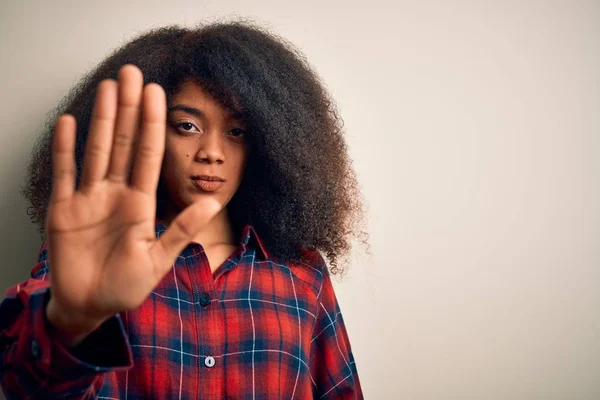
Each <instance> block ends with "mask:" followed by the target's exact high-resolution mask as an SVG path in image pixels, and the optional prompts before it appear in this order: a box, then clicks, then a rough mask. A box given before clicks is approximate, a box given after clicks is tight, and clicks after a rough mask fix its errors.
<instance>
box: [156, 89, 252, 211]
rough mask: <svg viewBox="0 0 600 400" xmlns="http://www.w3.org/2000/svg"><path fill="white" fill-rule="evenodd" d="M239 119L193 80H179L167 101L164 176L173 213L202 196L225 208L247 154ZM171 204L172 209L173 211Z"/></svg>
mask: <svg viewBox="0 0 600 400" xmlns="http://www.w3.org/2000/svg"><path fill="white" fill-rule="evenodd" d="M245 129H246V127H245V125H244V123H243V121H241V120H239V119H237V118H235V116H234V115H232V113H231V111H230V110H228V109H225V108H224V107H223V106H222V105H221V104H220V103H219V102H217V101H216V100H215V99H213V98H212V97H211V96H210V95H209V94H208V93H207V92H205V91H204V90H203V89H202V87H200V86H199V85H197V84H196V83H193V82H186V83H184V84H182V86H181V87H180V90H179V91H178V92H176V93H175V94H174V95H173V97H172V99H171V102H170V104H169V108H168V112H167V137H166V144H165V155H164V160H163V167H162V172H161V174H162V178H163V181H164V184H165V186H166V188H167V191H168V194H169V197H170V202H169V203H170V204H169V207H170V208H171V209H168V210H167V213H168V214H171V216H172V217H173V216H175V215H176V214H177V213H179V211H181V210H183V209H184V208H186V207H187V206H188V205H190V204H192V203H194V202H196V201H201V200H202V199H203V198H207V197H213V198H216V199H217V200H218V201H219V203H220V204H221V205H222V207H223V208H225V207H226V206H227V204H228V203H229V201H230V200H231V198H232V197H233V195H234V194H235V192H236V190H237V189H238V187H239V185H240V183H241V181H242V177H243V175H244V170H245V167H246V161H247V158H248V143H247V142H246V138H245V136H244V135H245ZM173 208H175V209H173Z"/></svg>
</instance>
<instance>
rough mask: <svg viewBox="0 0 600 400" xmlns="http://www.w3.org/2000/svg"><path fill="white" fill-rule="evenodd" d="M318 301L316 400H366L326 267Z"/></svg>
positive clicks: (314, 362) (313, 344)
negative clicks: (364, 399)
mask: <svg viewBox="0 0 600 400" xmlns="http://www.w3.org/2000/svg"><path fill="white" fill-rule="evenodd" d="M321 271H322V272H323V285H322V287H321V290H320V292H319V294H318V298H317V307H318V312H317V319H316V322H315V327H314V329H313V336H312V339H311V350H310V370H311V375H312V378H313V380H314V383H315V386H314V390H313V397H314V398H315V399H363V398H364V397H363V394H362V389H361V386H360V381H359V379H358V372H357V369H356V362H355V361H354V356H353V354H352V349H351V347H350V340H349V338H348V332H347V331H346V326H345V325H344V319H343V318H342V312H341V310H340V306H339V304H338V301H337V298H336V296H335V292H334V290H333V285H332V283H331V278H330V276H329V272H328V271H327V268H326V267H323V268H321Z"/></svg>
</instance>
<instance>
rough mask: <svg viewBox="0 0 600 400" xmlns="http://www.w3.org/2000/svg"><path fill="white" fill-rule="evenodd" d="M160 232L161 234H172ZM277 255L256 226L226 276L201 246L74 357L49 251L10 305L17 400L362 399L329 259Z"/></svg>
mask: <svg viewBox="0 0 600 400" xmlns="http://www.w3.org/2000/svg"><path fill="white" fill-rule="evenodd" d="M165 229H166V228H165V226H164V225H162V224H160V223H157V225H156V236H157V237H158V236H160V235H161V234H162V233H163V232H164V231H165ZM307 254H308V255H310V260H311V262H310V263H309V264H310V265H308V264H299V263H280V262H277V261H275V260H274V259H273V258H271V257H269V255H268V253H267V252H266V250H265V248H264V247H263V245H262V244H261V241H260V239H259V237H258V236H257V234H256V232H255V230H254V228H253V227H252V226H250V225H247V226H246V227H245V228H244V231H243V235H242V238H241V243H240V245H239V247H238V249H237V251H236V252H235V253H234V254H232V255H231V257H229V258H228V259H227V260H226V261H225V262H224V263H223V264H222V265H221V266H220V267H219V268H218V269H217V270H216V271H215V272H214V275H213V273H212V272H211V270H210V266H209V264H208V259H207V257H206V255H205V253H204V250H203V248H202V246H201V245H200V244H198V243H194V242H191V243H189V244H188V246H187V247H186V248H185V249H184V250H183V251H182V253H181V254H180V255H179V256H178V257H177V260H176V261H175V263H174V266H173V268H172V270H171V271H170V272H169V273H168V274H167V275H166V276H165V277H164V279H163V280H162V281H161V282H160V283H159V285H158V286H157V287H156V288H155V289H154V291H153V292H152V293H151V295H150V296H149V297H148V298H147V299H146V300H145V301H144V303H143V304H142V305H141V306H140V307H139V308H137V309H135V310H133V311H129V312H122V313H118V314H115V315H114V316H113V317H111V318H109V319H108V320H107V321H105V322H104V323H103V324H102V325H101V326H100V327H99V328H98V329H97V330H96V331H94V332H93V333H92V334H90V335H89V336H88V337H87V338H86V339H85V340H84V341H83V342H82V343H81V344H79V345H78V346H77V347H75V348H74V349H72V350H67V349H66V348H65V347H63V346H62V345H61V344H60V341H59V340H56V339H57V336H55V335H56V332H55V331H54V330H53V329H52V328H53V327H52V326H51V325H50V324H49V323H48V321H47V320H46V318H45V311H44V310H45V305H46V303H47V301H48V299H49V287H50V282H49V279H48V278H49V273H50V271H49V263H48V261H47V248H46V245H45V243H44V244H42V248H41V250H40V257H39V262H38V263H37V264H36V265H35V267H34V268H33V270H32V272H31V276H32V278H31V279H28V280H27V281H25V282H23V283H20V284H18V285H16V286H13V287H11V288H9V289H8V290H7V292H6V298H5V299H4V300H3V301H2V303H1V304H0V383H1V385H2V388H3V390H4V393H5V395H6V396H7V398H8V399H17V398H18V399H25V398H44V399H55V398H61V399H66V398H69V399H71V398H76V399H82V398H84V399H88V398H98V399H151V398H152V399H225V398H230V399H284V398H285V399H292V398H295V399H312V398H316V399H320V398H323V399H340V398H343V399H362V398H363V395H362V391H361V387H360V383H359V379H358V374H357V369H356V364H355V362H354V357H353V355H352V351H351V348H350V342H349V340H348V334H347V332H346V329H345V326H344V321H343V319H342V314H341V313H340V308H339V305H338V302H337V299H336V296H335V293H334V290H333V286H332V284H331V280H330V276H329V273H328V272H327V268H326V265H325V262H324V260H323V258H322V256H321V255H320V254H319V253H318V252H309V253H307Z"/></svg>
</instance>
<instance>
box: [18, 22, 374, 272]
mask: <svg viewBox="0 0 600 400" xmlns="http://www.w3.org/2000/svg"><path fill="white" fill-rule="evenodd" d="M128 63H130V64H134V65H136V66H138V67H139V68H140V69H141V71H142V72H143V74H144V84H147V83H149V82H156V83H158V84H160V85H161V86H162V87H163V88H164V89H165V92H166V94H167V103H168V104H170V99H171V98H172V95H173V94H174V93H176V92H177V90H178V88H179V87H180V85H181V84H182V83H183V82H184V81H187V80H192V81H194V82H196V83H198V84H199V85H200V86H202V87H203V88H204V89H205V90H206V91H207V92H208V93H210V94H211V96H213V97H214V98H215V99H216V100H218V101H220V102H221V103H222V104H223V106H224V107H226V108H229V109H231V110H234V111H236V112H237V113H239V114H240V115H241V117H242V119H243V120H244V121H245V122H246V124H247V128H248V133H249V134H248V136H247V138H248V141H249V145H250V146H249V148H250V155H249V159H248V164H247V167H246V171H245V174H244V178H243V180H242V183H241V185H240V187H239V188H238V190H237V192H236V193H235V195H234V196H233V198H232V199H231V201H230V203H229V204H228V208H229V209H228V212H229V216H230V218H231V223H232V226H233V227H234V229H235V230H236V231H239V230H240V229H241V228H242V227H243V226H244V225H245V224H247V223H251V224H253V226H254V227H255V229H256V230H257V232H259V234H260V236H261V240H262V241H263V243H264V244H265V247H266V248H267V249H268V250H269V253H270V254H271V255H272V256H274V257H277V258H280V259H283V260H303V259H304V251H305V250H304V249H306V250H320V251H322V252H323V253H324V255H325V257H326V258H327V259H328V260H329V264H330V270H331V273H333V274H341V273H343V272H344V270H345V269H346V263H344V264H340V262H339V261H340V257H344V259H346V256H347V255H348V254H349V252H350V249H351V247H352V240H351V239H352V238H353V237H355V238H359V240H360V241H361V242H362V243H363V244H366V241H367V239H366V238H367V237H368V235H367V234H366V232H365V231H363V230H362V227H363V222H364V214H365V209H364V206H363V202H362V200H361V195H360V190H359V186H358V183H357V180H356V176H355V173H354V170H353V168H352V163H351V160H350V158H349V156H348V152H347V146H346V143H345V140H344V137H343V122H342V119H341V118H340V115H339V112H338V110H337V107H336V105H335V103H334V101H333V99H332V98H331V97H330V95H329V94H328V92H327V90H326V88H325V85H324V84H323V82H322V81H321V80H320V78H319V77H318V75H317V74H316V72H314V71H313V69H312V68H311V66H310V65H309V64H308V62H307V61H306V58H305V57H304V56H303V55H302V54H301V53H300V52H299V51H298V50H297V49H295V48H294V46H293V45H292V44H290V43H289V42H288V41H286V40H285V39H283V38H281V37H280V36H278V35H277V34H275V33H272V32H270V31H269V30H268V29H266V28H264V27H260V26H258V25H256V24H255V23H253V22H249V21H230V22H214V23H210V24H201V25H198V26H196V27H194V28H184V27H180V26H178V25H169V26H166V27H161V28H155V29H152V30H149V31H146V32H144V33H142V34H139V35H138V36H137V37H135V38H134V39H133V40H131V41H130V42H128V43H127V44H125V45H123V46H121V47H119V48H117V49H116V50H114V51H113V52H112V53H111V54H110V55H109V56H108V57H107V58H106V59H105V60H104V61H102V62H101V63H100V64H99V65H98V66H97V67H96V68H94V69H93V70H92V71H90V72H89V73H87V74H86V75H85V76H84V77H83V78H82V79H81V80H80V81H79V82H78V83H77V84H76V85H75V87H73V88H72V89H71V91H70V92H69V93H68V94H67V95H66V96H65V97H64V98H63V99H62V100H61V102H60V103H59V105H58V106H57V108H56V109H55V111H54V112H53V113H52V114H50V116H49V118H48V120H47V123H46V129H45V132H44V133H43V134H42V135H41V136H40V138H39V139H38V142H37V143H36V145H35V147H34V149H33V154H32V159H31V161H30V164H29V168H28V174H27V179H26V184H25V186H24V187H23V189H22V192H23V194H24V196H25V197H26V198H27V200H28V201H29V203H30V206H29V207H28V210H27V211H28V215H29V216H30V218H31V220H32V221H33V222H34V223H37V224H39V226H40V233H41V234H42V235H43V234H44V223H45V218H46V210H47V207H48V201H49V198H50V194H51V190H52V162H51V160H52V153H51V147H52V146H51V142H52V134H53V130H54V126H55V123H56V121H57V119H58V118H59V117H60V115H62V114H64V113H68V114H72V115H73V116H75V118H76V119H77V145H76V155H75V158H76V164H77V185H79V182H80V178H81V172H82V165H83V154H84V148H85V141H86V137H87V127H88V126H89V122H90V118H91V114H92V108H93V105H94V99H95V93H96V90H97V86H98V84H99V83H100V81H102V80H103V79H107V78H111V79H115V80H116V79H118V71H119V69H120V68H121V67H122V66H123V65H124V64H128ZM162 179H163V178H162V177H161V183H159V189H158V191H157V217H159V218H160V214H161V212H162V207H161V205H162V204H164V200H161V199H164V198H165V197H164V196H166V195H167V194H166V190H165V188H164V185H163V184H162Z"/></svg>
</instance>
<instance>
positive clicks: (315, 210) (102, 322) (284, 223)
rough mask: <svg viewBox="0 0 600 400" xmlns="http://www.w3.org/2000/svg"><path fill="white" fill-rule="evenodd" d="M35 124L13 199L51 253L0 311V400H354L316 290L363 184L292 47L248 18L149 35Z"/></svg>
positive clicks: (335, 262) (346, 357) (341, 342)
mask: <svg viewBox="0 0 600 400" xmlns="http://www.w3.org/2000/svg"><path fill="white" fill-rule="evenodd" d="M49 126H50V127H51V128H50V129H49V130H48V132H46V133H45V135H43V136H42V138H41V140H40V142H39V143H38V146H37V147H36V149H35V151H34V154H33V159H32V161H31V164H30V169H29V176H28V182H27V186H26V188H25V195H26V197H27V198H28V200H29V201H30V203H31V207H30V208H29V211H30V215H31V216H32V219H33V220H34V221H35V222H37V223H39V224H40V225H41V231H42V233H43V234H44V235H45V239H46V240H45V241H44V243H43V244H42V248H41V250H40V257H39V262H38V263H37V265H35V267H34V268H33V270H32V272H31V279H29V280H27V281H25V282H22V283H20V284H19V285H16V286H14V287H12V288H9V289H8V291H7V294H6V298H5V299H4V300H3V302H2V303H1V305H0V321H1V322H0V383H1V384H2V388H3V390H4V393H5V394H6V396H7V397H8V398H9V399H13V398H19V399H22V398H44V399H54V398H61V399H66V398H69V399H70V398H73V399H75V398H76V399H80V398H85V399H87V398H100V399H149V398H156V399H192V398H193V399H196V398H201V399H224V398H231V399H242V398H249V399H250V398H252V399H283V398H285V399H291V398H297V399H309V398H335V399H337V398H353V399H355V398H362V392H361V387H360V383H359V378H358V374H357V368H356V364H355V362H354V357H353V355H352V350H351V347H350V342H349V340H348V335H347V332H346V329H345V326H344V321H343V318H342V315H341V313H340V308H339V305H338V302H337V300H336V296H335V293H334V290H333V287H332V284H331V278H330V273H341V272H343V269H344V265H345V262H343V260H345V259H346V258H345V257H346V256H347V255H348V251H349V250H350V245H351V238H352V237H353V236H356V235H358V234H360V233H361V231H360V226H359V221H361V220H362V216H363V214H362V206H361V202H360V196H359V191H358V185H357V183H356V180H355V175H354V173H353V171H352V168H351V162H350V160H349V158H348V155H347V150H346V145H345V142H344V139H343V136H342V129H341V126H342V123H341V120H340V118H339V117H338V115H337V112H336V109H335V106H334V104H333V102H332V100H331V99H330V97H329V96H328V94H327V92H326V91H325V89H324V88H323V85H322V84H321V82H320V81H319V79H318V77H317V75H316V74H315V73H314V72H313V71H312V70H311V68H310V67H309V65H308V64H307V63H306V61H305V60H304V58H303V57H302V56H301V55H300V54H299V53H298V52H297V51H295V50H294V49H293V47H292V46H291V45H289V44H288V43H287V42H285V41H284V40H283V39H281V38H279V37H277V36H275V35H273V34H271V33H269V32H268V31H266V30H264V29H262V28H258V27H255V26H253V25H251V24H248V23H219V24H211V25H206V26H202V27H200V28H197V29H186V28H181V27H176V26H171V27H166V28H161V29H155V30H152V31H149V32H147V33H145V34H143V35H141V36H139V37H138V38H136V39H135V40H133V41H131V42H130V43H128V44H127V45H125V46H123V47H121V48H120V49H118V50H117V51H116V52H114V53H113V54H112V55H110V56H109V57H108V58H107V59H106V60H105V61H103V62H102V63H101V64H100V65H99V66H98V67H97V68H96V69H95V70H94V71H93V72H92V73H91V74H89V75H87V76H86V77H85V78H84V79H83V80H82V81H81V82H80V83H79V84H78V85H77V86H76V87H75V88H74V89H73V90H72V91H71V92H70V94H69V96H67V97H66V98H65V100H64V101H63V102H62V103H61V105H59V107H58V109H57V112H56V116H55V117H53V118H52V120H51V123H50V124H49ZM359 236H360V235H359ZM361 237H362V236H361ZM321 253H323V254H324V255H325V258H327V259H328V260H329V265H330V267H328V266H327V263H326V261H325V258H323V257H322V256H321Z"/></svg>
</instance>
